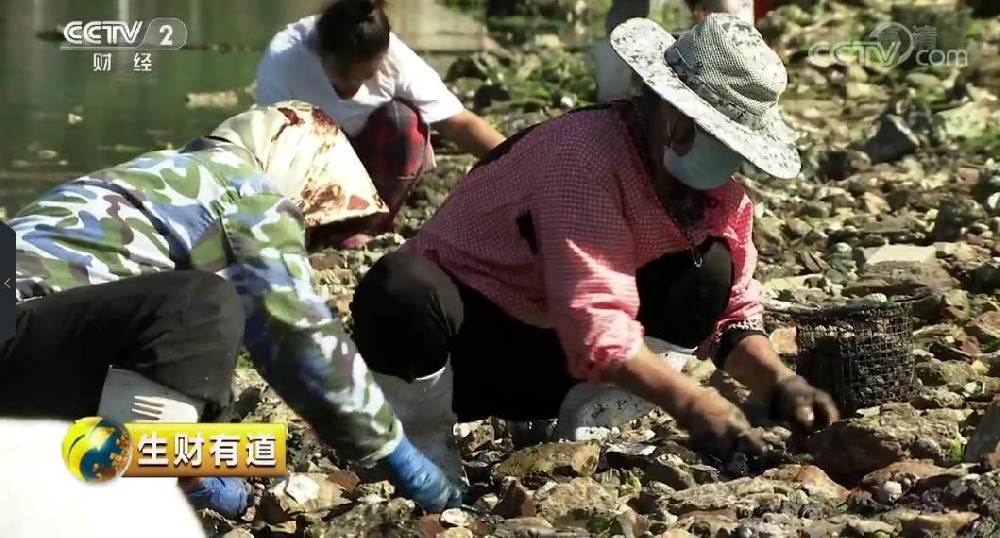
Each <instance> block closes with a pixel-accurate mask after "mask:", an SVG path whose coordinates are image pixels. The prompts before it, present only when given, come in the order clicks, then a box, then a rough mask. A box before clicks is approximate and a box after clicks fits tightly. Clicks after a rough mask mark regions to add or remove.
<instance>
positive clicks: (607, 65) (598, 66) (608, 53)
mask: <svg viewBox="0 0 1000 538" xmlns="http://www.w3.org/2000/svg"><path fill="white" fill-rule="evenodd" d="M590 55H591V57H592V58H593V60H594V69H595V70H596V73H597V100H598V101H599V102H604V101H610V100H613V99H624V98H626V97H631V96H632V95H633V94H634V93H635V84H634V83H633V78H632V68H631V67H629V66H628V64H627V63H625V60H622V59H621V58H620V57H619V56H618V54H617V53H615V51H614V49H612V48H611V41H609V40H608V39H601V40H598V41H595V42H594V44H593V45H591V47H590Z"/></svg>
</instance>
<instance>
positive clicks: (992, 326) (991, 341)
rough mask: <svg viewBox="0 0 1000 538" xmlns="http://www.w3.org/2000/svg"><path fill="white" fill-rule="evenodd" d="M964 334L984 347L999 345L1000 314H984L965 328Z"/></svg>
mask: <svg viewBox="0 0 1000 538" xmlns="http://www.w3.org/2000/svg"><path fill="white" fill-rule="evenodd" d="M965 332H967V333H968V334H969V336H973V337H975V338H976V340H978V341H979V343H980V344H982V345H984V346H995V345H997V344H1000V312H984V313H982V314H981V315H979V316H977V317H976V318H975V319H974V320H972V321H971V322H970V323H969V324H968V325H966V326H965Z"/></svg>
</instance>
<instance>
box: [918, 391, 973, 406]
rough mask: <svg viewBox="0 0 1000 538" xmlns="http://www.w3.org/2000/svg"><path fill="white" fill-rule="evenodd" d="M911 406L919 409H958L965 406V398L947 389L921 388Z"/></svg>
mask: <svg viewBox="0 0 1000 538" xmlns="http://www.w3.org/2000/svg"><path fill="white" fill-rule="evenodd" d="M910 404H911V405H913V407H915V408H917V409H958V408H960V407H962V406H963V405H965V398H963V397H962V395H961V394H956V393H955V392H953V391H951V390H948V389H947V388H945V387H921V388H920V391H919V392H918V393H917V395H916V396H914V397H913V399H911V400H910Z"/></svg>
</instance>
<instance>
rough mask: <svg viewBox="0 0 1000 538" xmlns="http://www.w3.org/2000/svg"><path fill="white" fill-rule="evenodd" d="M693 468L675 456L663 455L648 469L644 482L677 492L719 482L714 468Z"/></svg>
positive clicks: (643, 478)
mask: <svg viewBox="0 0 1000 538" xmlns="http://www.w3.org/2000/svg"><path fill="white" fill-rule="evenodd" d="M693 467H695V466H692V465H689V464H687V463H685V462H684V461H683V460H681V459H680V458H679V457H677V456H676V455H674V454H662V455H660V456H657V457H656V459H654V460H653V461H652V462H651V463H650V464H649V466H648V467H646V471H645V473H644V474H643V476H642V481H643V482H644V483H646V482H650V481H656V482H660V483H663V484H666V485H668V486H670V487H672V488H674V489H676V490H683V489H687V488H691V487H694V486H697V485H698V484H704V483H708V482H716V481H718V479H719V475H718V471H716V470H715V469H714V468H711V467H708V466H697V469H696V470H695V469H693ZM692 471H694V472H692ZM699 478H700V479H701V480H699Z"/></svg>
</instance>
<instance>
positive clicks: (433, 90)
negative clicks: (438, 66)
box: [254, 15, 464, 136]
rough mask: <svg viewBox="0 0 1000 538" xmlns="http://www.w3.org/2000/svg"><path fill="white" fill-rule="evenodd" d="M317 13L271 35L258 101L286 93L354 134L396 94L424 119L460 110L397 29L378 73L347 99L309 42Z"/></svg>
mask: <svg viewBox="0 0 1000 538" xmlns="http://www.w3.org/2000/svg"><path fill="white" fill-rule="evenodd" d="M317 18H318V16H317V15H313V16H310V17H305V18H303V19H301V20H299V21H298V22H295V23H292V24H290V25H288V27H287V28H286V29H285V30H283V31H281V32H279V33H278V34H277V35H275V36H274V38H273V39H272V40H271V44H270V45H269V46H268V48H267V51H266V52H265V53H264V57H263V58H262V59H261V61H260V65H258V66H257V91H256V94H255V95H254V99H255V101H256V102H257V103H258V104H270V103H275V102H278V101H284V100H288V99H297V100H300V101H306V102H308V103H312V104H313V105H316V106H318V107H320V108H321V109H322V110H323V112H326V113H327V114H329V115H330V117H332V118H333V119H334V120H335V121H336V122H337V123H338V124H339V125H340V126H341V127H342V128H343V129H344V131H345V132H346V133H347V134H348V135H351V136H354V135H357V134H358V133H359V132H360V131H361V129H362V128H364V125H365V122H366V121H368V116H369V115H371V113H372V112H373V111H375V109H376V108H378V107H379V106H381V105H383V104H385V103H386V102H388V101H390V100H392V99H394V98H398V99H405V100H407V101H410V102H411V103H413V105H414V106H415V107H416V108H417V110H419V111H420V114H421V116H422V117H423V119H424V121H426V122H427V123H437V122H439V121H441V120H444V119H448V118H450V117H452V116H454V115H456V114H458V113H459V112H462V111H463V110H464V107H463V106H462V103H461V101H459V100H458V98H457V97H455V95H454V94H453V93H451V91H450V90H448V87H447V86H445V85H444V82H442V81H441V77H440V76H439V75H438V74H437V72H436V71H434V69H433V68H432V67H431V66H429V65H427V62H425V61H424V60H423V59H422V58H420V56H418V55H417V53H415V52H413V50H412V49H410V48H409V47H407V46H406V44H404V43H403V42H402V41H400V39H399V38H398V37H396V35H395V34H390V35H389V51H388V54H387V55H386V61H384V62H383V63H382V67H381V69H379V72H378V74H377V75H376V76H375V77H374V78H372V79H370V80H368V81H367V82H365V83H364V84H363V85H362V86H361V88H360V89H358V92H357V94H355V95H354V97H352V98H350V99H341V98H340V96H339V95H337V91H336V90H335V89H334V88H333V85H332V84H331V83H330V80H329V79H328V78H327V77H326V74H325V73H324V72H323V66H322V64H321V62H320V59H319V56H318V55H317V54H316V53H315V51H313V50H312V49H311V48H310V47H309V39H310V36H311V34H312V32H313V29H314V27H315V25H316V19H317Z"/></svg>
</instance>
